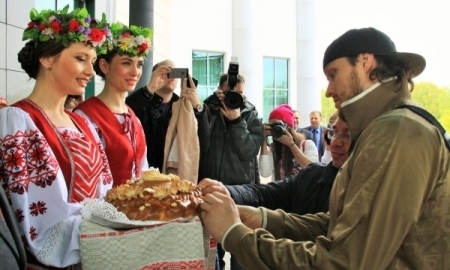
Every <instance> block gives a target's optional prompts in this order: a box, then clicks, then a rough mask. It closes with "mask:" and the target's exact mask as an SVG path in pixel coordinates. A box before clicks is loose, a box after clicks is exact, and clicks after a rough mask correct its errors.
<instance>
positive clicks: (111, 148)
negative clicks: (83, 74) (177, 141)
mask: <svg viewBox="0 0 450 270" xmlns="http://www.w3.org/2000/svg"><path fill="white" fill-rule="evenodd" d="M111 33H112V35H113V41H114V47H112V48H111V50H110V51H108V53H107V54H104V55H100V56H98V58H97V61H96V62H95V64H94V69H95V72H96V73H97V75H99V76H100V77H102V78H103V79H104V80H105V86H104V88H103V91H102V92H101V93H100V94H99V95H98V96H96V97H91V98H89V99H87V100H86V101H84V102H82V103H80V104H79V105H78V106H77V107H76V108H75V110H74V112H75V113H78V114H80V115H83V116H85V117H86V118H87V119H88V120H89V121H90V122H91V123H92V124H93V125H94V126H95V128H96V130H97V132H98V135H99V136H100V139H101V141H102V144H103V146H104V148H105V151H106V156H107V158H108V162H109V164H110V166H111V172H112V175H113V179H114V186H116V185H120V184H125V183H126V181H127V180H130V179H134V178H137V177H139V176H140V175H141V171H142V169H147V168H148V163H147V147H146V143H145V136H144V131H143V129H142V126H141V123H140V122H139V120H138V118H137V117H136V115H135V114H134V112H133V110H132V109H131V108H129V107H128V106H127V105H126V104H125V98H126V97H127V94H128V93H129V92H131V91H133V90H134V89H135V87H136V84H137V82H138V81H139V78H140V77H141V75H142V66H143V64H144V57H145V56H146V55H147V53H148V52H149V51H150V48H151V37H152V30H151V29H149V28H142V27H138V26H130V28H128V27H126V26H124V25H122V24H119V23H114V24H112V25H111Z"/></svg>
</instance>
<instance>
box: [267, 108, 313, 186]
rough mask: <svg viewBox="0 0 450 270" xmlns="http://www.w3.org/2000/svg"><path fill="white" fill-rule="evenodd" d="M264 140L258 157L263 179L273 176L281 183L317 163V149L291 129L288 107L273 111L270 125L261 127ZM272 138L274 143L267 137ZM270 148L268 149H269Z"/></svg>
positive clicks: (290, 113)
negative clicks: (270, 142) (268, 140)
mask: <svg viewBox="0 0 450 270" xmlns="http://www.w3.org/2000/svg"><path fill="white" fill-rule="evenodd" d="M263 132H264V137H265V139H264V140H263V142H262V145H261V154H260V156H259V172H260V174H261V176H263V177H269V176H270V175H271V174H272V175H273V179H274V180H283V179H284V178H286V177H289V176H291V175H294V174H297V173H298V172H299V171H300V170H301V169H302V168H305V167H306V166H308V165H309V164H310V163H312V162H319V156H318V154H317V147H316V145H315V144H314V142H313V141H311V140H305V139H304V138H303V137H302V136H301V134H298V133H297V132H295V130H294V113H293V112H292V109H291V107H290V106H289V105H287V104H282V105H280V106H278V107H277V108H275V109H274V110H273V111H272V112H271V113H270V115H269V123H265V124H264V125H263ZM269 136H272V139H273V143H272V144H270V145H269V144H268V142H267V138H268V137H269ZM268 146H270V149H269V147H268Z"/></svg>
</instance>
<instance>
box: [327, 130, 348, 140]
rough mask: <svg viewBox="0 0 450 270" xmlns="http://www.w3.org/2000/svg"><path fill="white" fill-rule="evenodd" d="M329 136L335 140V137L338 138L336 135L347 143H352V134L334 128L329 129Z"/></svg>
mask: <svg viewBox="0 0 450 270" xmlns="http://www.w3.org/2000/svg"><path fill="white" fill-rule="evenodd" d="M327 137H328V139H330V140H334V139H336V137H339V139H340V140H341V141H342V142H343V143H345V144H351V143H352V136H350V134H348V133H339V132H334V131H333V130H332V129H328V130H327Z"/></svg>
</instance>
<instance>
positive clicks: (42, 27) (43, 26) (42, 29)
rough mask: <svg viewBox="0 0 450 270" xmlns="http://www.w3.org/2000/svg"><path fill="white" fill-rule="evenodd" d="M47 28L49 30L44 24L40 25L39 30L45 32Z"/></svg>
mask: <svg viewBox="0 0 450 270" xmlns="http://www.w3.org/2000/svg"><path fill="white" fill-rule="evenodd" d="M45 28H47V27H46V26H45V24H43V23H40V24H39V30H41V31H44V30H45Z"/></svg>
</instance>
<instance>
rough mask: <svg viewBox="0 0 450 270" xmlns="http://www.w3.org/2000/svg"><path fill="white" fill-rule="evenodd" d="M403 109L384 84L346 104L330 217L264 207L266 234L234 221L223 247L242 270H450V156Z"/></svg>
mask: <svg viewBox="0 0 450 270" xmlns="http://www.w3.org/2000/svg"><path fill="white" fill-rule="evenodd" d="M405 103H409V104H412V102H411V101H410V92H409V91H408V90H407V89H403V90H400V91H394V82H393V81H390V82H386V83H384V84H381V86H378V87H376V88H375V89H372V90H370V89H369V90H366V91H364V92H363V93H362V94H360V95H358V96H356V97H354V98H353V99H351V100H350V101H348V102H347V104H346V105H345V106H343V108H342V114H343V116H344V118H345V119H346V121H347V123H348V125H349V128H350V131H351V133H352V140H353V143H352V146H353V147H352V153H351V155H350V157H349V159H348V160H347V162H346V163H345V164H344V166H343V168H342V169H341V171H340V172H339V173H338V175H337V177H336V180H335V184H334V186H333V189H332V191H331V195H330V211H329V215H328V214H325V213H319V214H316V215H305V216H296V215H290V214H286V213H284V212H283V211H281V210H276V211H270V210H266V212H267V226H266V230H264V229H257V230H254V231H253V230H250V229H248V228H247V227H245V226H244V225H238V226H236V227H235V228H234V229H233V230H231V232H230V233H229V234H228V235H227V237H226V239H224V241H223V243H224V247H225V249H226V250H228V251H230V252H231V253H233V254H235V255H236V257H237V259H238V261H239V262H240V263H241V264H242V265H243V266H244V267H246V268H247V269H365V270H367V269H450V151H449V150H448V149H447V148H446V147H445V144H444V141H443V139H442V136H441V135H440V134H439V132H438V130H437V129H436V128H435V127H434V126H432V125H431V124H429V123H428V122H427V121H426V120H425V119H423V118H422V117H421V116H419V115H417V114H415V113H414V112H412V111H410V110H408V109H396V108H397V107H398V106H400V105H402V104H405ZM269 232H270V233H269ZM280 238H289V239H292V240H293V241H291V240H286V239H280ZM276 239H280V240H276ZM294 241H296V242H294Z"/></svg>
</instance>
